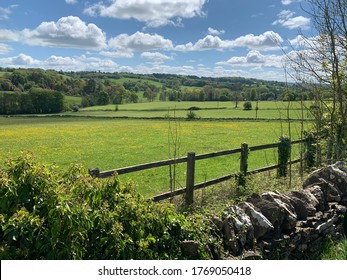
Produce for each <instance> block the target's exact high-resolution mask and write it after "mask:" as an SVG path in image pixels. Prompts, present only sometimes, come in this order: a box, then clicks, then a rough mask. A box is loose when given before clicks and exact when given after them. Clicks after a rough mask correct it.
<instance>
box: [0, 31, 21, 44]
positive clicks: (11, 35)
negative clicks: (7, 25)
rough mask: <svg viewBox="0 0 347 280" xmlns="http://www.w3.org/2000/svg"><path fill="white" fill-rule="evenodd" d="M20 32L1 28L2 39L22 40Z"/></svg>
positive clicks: (0, 36)
mask: <svg viewBox="0 0 347 280" xmlns="http://www.w3.org/2000/svg"><path fill="white" fill-rule="evenodd" d="M20 37H21V36H20V32H18V31H12V30H8V29H0V40H3V41H13V42H17V41H19V40H20Z"/></svg>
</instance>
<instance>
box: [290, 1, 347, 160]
mask: <svg viewBox="0 0 347 280" xmlns="http://www.w3.org/2000/svg"><path fill="white" fill-rule="evenodd" d="M307 3H308V4H309V6H308V8H307V9H306V12H307V13H308V14H309V15H310V17H311V19H312V22H313V24H314V27H315V29H316V33H317V35H316V36H315V37H308V36H305V35H301V37H300V40H299V41H300V44H298V46H299V47H298V48H297V49H295V50H294V51H292V52H290V53H289V54H288V55H287V57H288V61H289V66H290V70H291V71H290V72H289V73H290V74H291V75H292V77H294V78H295V79H297V80H298V81H300V82H304V83H306V84H307V85H309V86H310V88H311V91H312V92H313V95H314V108H315V110H316V111H315V112H317V108H318V110H319V111H321V112H323V117H322V115H321V114H315V112H313V116H315V129H316V133H317V140H318V141H323V140H324V141H325V142H326V143H324V144H325V145H326V146H327V159H328V161H332V160H339V159H342V158H344V156H345V154H346V144H347V120H346V117H347V87H346V86H347V76H346V73H347V72H346V71H347V18H346V14H347V0H307ZM327 91H328V96H329V99H328V100H327V99H326V96H327V95H326V92H327Z"/></svg>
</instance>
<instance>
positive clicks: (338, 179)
mask: <svg viewBox="0 0 347 280" xmlns="http://www.w3.org/2000/svg"><path fill="white" fill-rule="evenodd" d="M322 179H323V180H324V181H325V182H328V183H329V184H330V185H331V186H333V187H334V188H335V189H336V190H338V192H339V194H340V195H341V196H343V197H345V196H347V168H346V164H345V163H344V162H341V161H339V162H336V163H335V164H332V165H329V166H326V167H323V168H321V169H318V170H316V171H314V172H312V173H311V174H310V175H309V176H308V178H307V179H306V180H305V182H304V184H303V186H304V188H306V187H307V186H310V185H314V184H318V185H319V184H320V182H321V181H322ZM323 192H324V191H323Z"/></svg>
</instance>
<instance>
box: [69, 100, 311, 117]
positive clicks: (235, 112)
mask: <svg viewBox="0 0 347 280" xmlns="http://www.w3.org/2000/svg"><path fill="white" fill-rule="evenodd" d="M309 105H310V102H305V103H304V104H303V106H302V105H301V103H300V102H290V103H288V102H270V101H263V102H259V103H258V110H255V107H256V103H255V102H252V106H253V109H252V110H244V109H243V102H239V104H238V107H237V108H235V102H151V103H132V104H120V105H106V106H93V107H87V108H82V109H80V110H79V112H76V113H74V115H75V116H99V117H132V118H166V117H167V116H171V117H173V116H175V117H177V118H187V114H188V113H189V108H192V107H196V108H199V110H194V113H195V115H196V118H201V119H210V118H212V119H224V118H226V119H231V118H246V119H286V118H287V117H288V115H289V117H290V118H292V119H300V118H302V117H303V118H310V113H309V111H308V110H307V107H309ZM66 114H71V113H70V112H67V113H66Z"/></svg>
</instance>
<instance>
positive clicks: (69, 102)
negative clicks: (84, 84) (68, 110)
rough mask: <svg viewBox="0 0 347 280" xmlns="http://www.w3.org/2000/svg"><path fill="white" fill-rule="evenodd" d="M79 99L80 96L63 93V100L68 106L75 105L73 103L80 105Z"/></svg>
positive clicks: (80, 99)
mask: <svg viewBox="0 0 347 280" xmlns="http://www.w3.org/2000/svg"><path fill="white" fill-rule="evenodd" d="M81 101H82V97H78V96H68V95H65V102H66V104H67V105H69V106H71V105H75V104H77V105H80V104H81Z"/></svg>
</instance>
